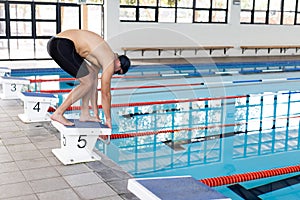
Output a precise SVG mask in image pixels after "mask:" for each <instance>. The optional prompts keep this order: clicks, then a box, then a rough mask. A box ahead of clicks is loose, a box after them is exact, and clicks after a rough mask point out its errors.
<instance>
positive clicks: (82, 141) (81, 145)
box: [62, 135, 87, 149]
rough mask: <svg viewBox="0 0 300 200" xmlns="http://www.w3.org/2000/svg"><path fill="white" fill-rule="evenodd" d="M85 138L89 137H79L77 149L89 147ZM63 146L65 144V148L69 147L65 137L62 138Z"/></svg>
mask: <svg viewBox="0 0 300 200" xmlns="http://www.w3.org/2000/svg"><path fill="white" fill-rule="evenodd" d="M84 137H87V135H79V137H78V140H77V142H78V143H77V147H78V148H79V149H82V148H85V147H86V145H87V140H86V139H85V138H84ZM62 144H63V146H67V138H66V136H65V135H63V136H62Z"/></svg>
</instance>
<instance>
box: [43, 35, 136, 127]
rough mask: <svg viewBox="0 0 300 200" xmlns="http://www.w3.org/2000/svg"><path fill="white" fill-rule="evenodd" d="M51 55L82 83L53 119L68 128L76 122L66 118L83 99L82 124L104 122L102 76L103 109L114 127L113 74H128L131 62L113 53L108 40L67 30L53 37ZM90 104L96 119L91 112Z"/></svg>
mask: <svg viewBox="0 0 300 200" xmlns="http://www.w3.org/2000/svg"><path fill="white" fill-rule="evenodd" d="M47 50H48V53H49V55H50V56H51V57H52V58H53V60H54V61H55V62H56V63H57V64H58V65H59V66H60V67H61V68H62V69H63V70H64V71H66V72H67V73H69V74H70V75H71V76H73V77H74V78H77V79H78V80H79V82H80V84H79V85H78V86H77V87H75V88H74V89H73V90H72V91H71V92H70V93H69V95H68V97H67V98H66V99H65V101H64V102H63V103H62V104H61V105H60V106H59V107H58V108H57V109H56V110H55V112H54V113H53V114H52V116H51V119H52V120H54V121H58V122H60V123H62V124H63V125H65V126H73V125H74V123H73V122H71V121H69V120H68V119H66V118H65V117H64V113H65V111H66V110H67V108H68V107H69V106H71V105H72V104H73V103H74V102H76V101H78V100H79V99H82V107H81V114H80V119H79V120H80V121H100V119H99V114H98V103H97V99H98V97H97V94H98V91H97V85H98V73H99V71H100V70H102V76H101V98H102V108H103V111H104V115H105V124H106V125H107V126H108V127H110V128H111V127H112V124H111V92H110V87H111V78H112V76H113V74H125V73H126V72H127V71H128V69H129V67H130V60H129V59H128V58H127V57H126V56H125V55H122V56H118V55H117V54H115V53H113V51H112V50H111V48H110V47H109V45H108V44H107V43H106V42H105V41H104V39H103V38H102V37H101V36H99V35H97V34H96V33H93V32H90V31H87V30H67V31H63V32H61V33H59V34H57V35H56V36H55V37H52V38H51V39H50V40H49V42H48V46H47ZM89 102H91V106H92V109H93V112H94V116H91V115H90V113H89Z"/></svg>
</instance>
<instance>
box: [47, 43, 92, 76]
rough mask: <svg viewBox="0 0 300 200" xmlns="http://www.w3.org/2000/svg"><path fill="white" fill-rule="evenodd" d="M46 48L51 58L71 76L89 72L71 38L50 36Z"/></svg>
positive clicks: (84, 74) (83, 74)
mask: <svg viewBox="0 0 300 200" xmlns="http://www.w3.org/2000/svg"><path fill="white" fill-rule="evenodd" d="M47 50H48V53H49V55H50V56H51V57H52V58H53V60H54V61H55V62H56V63H57V64H58V65H59V66H60V67H61V68H62V69H63V70H64V71H66V72H67V73H68V74H70V75H71V76H73V77H75V78H81V77H84V76H86V75H88V74H89V71H88V69H87V67H86V64H87V63H86V62H85V60H84V59H83V58H82V57H81V56H80V55H79V54H78V53H77V52H76V49H75V45H74V43H73V41H72V40H69V39H67V38H60V37H52V38H51V39H50V40H49V41H48V44H47Z"/></svg>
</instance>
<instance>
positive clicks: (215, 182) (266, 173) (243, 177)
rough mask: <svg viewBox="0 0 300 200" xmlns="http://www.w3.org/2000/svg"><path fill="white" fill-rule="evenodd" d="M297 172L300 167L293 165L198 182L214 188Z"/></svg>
mask: <svg viewBox="0 0 300 200" xmlns="http://www.w3.org/2000/svg"><path fill="white" fill-rule="evenodd" d="M299 171H300V165H295V166H288V167H282V168H274V169H268V170H262V171H256V172H248V173H243V174H234V175H229V176H219V177H213V178H205V179H201V180H199V181H200V182H202V183H204V184H206V185H208V186H210V187H216V186H222V185H229V184H234V183H240V182H245V181H251V180H256V179H262V178H268V177H273V176H278V175H283V174H290V173H294V172H299Z"/></svg>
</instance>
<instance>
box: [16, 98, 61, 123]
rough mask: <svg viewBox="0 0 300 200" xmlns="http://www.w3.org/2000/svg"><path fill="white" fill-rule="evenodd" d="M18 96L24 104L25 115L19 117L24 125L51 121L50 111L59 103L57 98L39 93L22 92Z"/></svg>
mask: <svg viewBox="0 0 300 200" xmlns="http://www.w3.org/2000/svg"><path fill="white" fill-rule="evenodd" d="M18 96H19V98H20V99H21V100H22V101H23V102H24V113H23V114H19V115H18V117H19V118H20V119H21V120H22V121H23V122H24V123H31V122H45V121H50V114H49V113H48V109H49V107H50V105H51V104H55V103H57V102H58V98H57V97H56V96H54V95H53V94H46V93H37V92H21V93H19V95H18Z"/></svg>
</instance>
